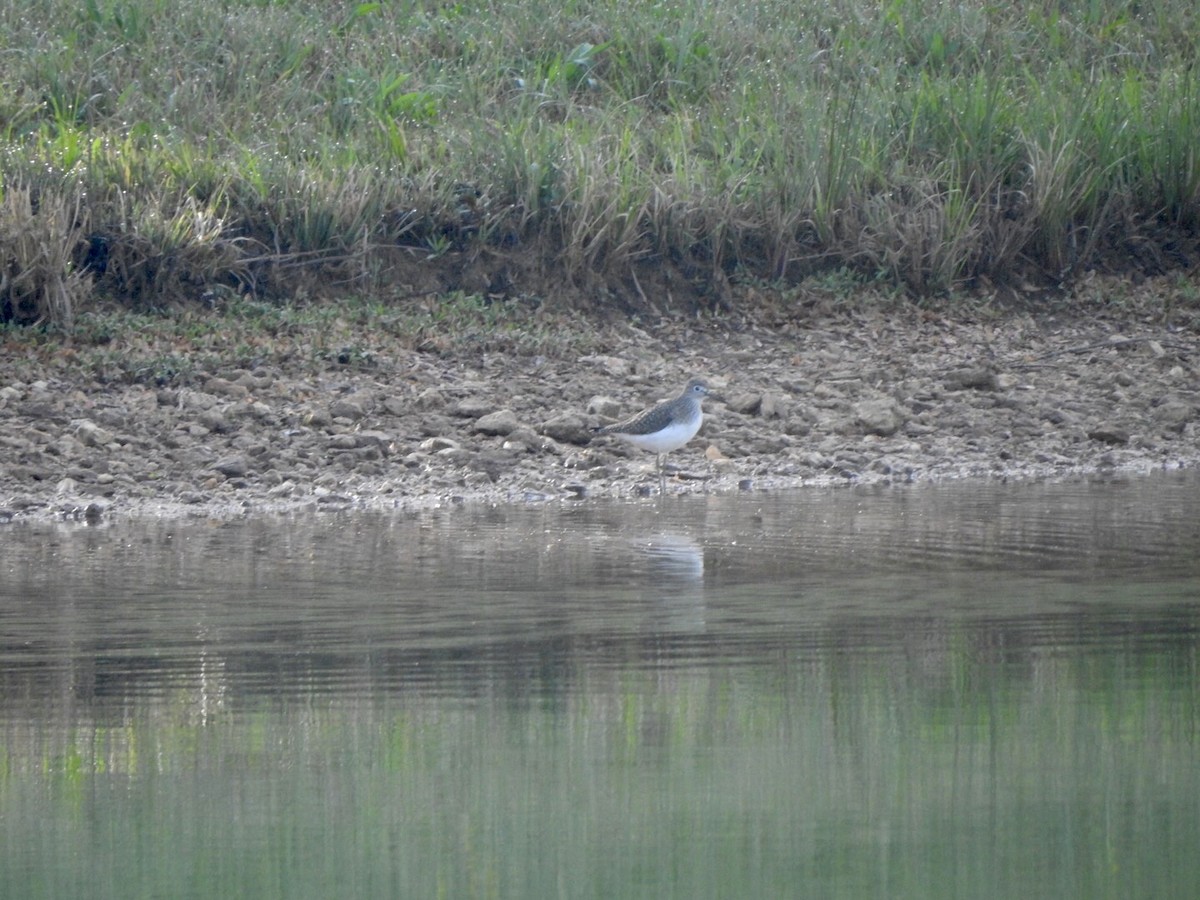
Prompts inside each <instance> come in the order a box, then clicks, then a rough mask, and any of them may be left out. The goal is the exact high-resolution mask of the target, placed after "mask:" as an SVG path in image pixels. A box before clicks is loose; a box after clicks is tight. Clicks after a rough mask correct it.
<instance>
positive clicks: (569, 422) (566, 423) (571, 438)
mask: <svg viewBox="0 0 1200 900" xmlns="http://www.w3.org/2000/svg"><path fill="white" fill-rule="evenodd" d="M539 431H540V432H541V433H542V434H544V435H546V437H548V438H553V439H554V440H556V441H561V442H562V443H564V444H586V443H587V442H588V441H589V440H591V437H592V430H591V429H590V428H588V427H587V424H586V423H585V422H584V420H583V417H582V416H579V415H576V414H575V413H562V414H561V415H557V416H554V417H553V418H551V419H547V420H546V421H545V422H543V423H542V427H541V428H540V429H539Z"/></svg>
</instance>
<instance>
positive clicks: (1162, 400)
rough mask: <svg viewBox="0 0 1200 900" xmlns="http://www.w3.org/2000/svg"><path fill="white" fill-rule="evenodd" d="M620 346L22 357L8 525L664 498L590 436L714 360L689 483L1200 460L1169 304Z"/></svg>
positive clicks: (5, 468)
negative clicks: (181, 374) (321, 358)
mask: <svg viewBox="0 0 1200 900" xmlns="http://www.w3.org/2000/svg"><path fill="white" fill-rule="evenodd" d="M603 346H604V352H602V353H594V354H590V355H587V356H584V357H582V358H573V359H555V358H542V357H514V356H511V355H501V354H482V353H475V354H458V355H444V354H432V353H421V352H418V351H414V350H410V349H401V348H395V349H394V351H392V352H389V353H387V354H386V357H381V362H380V364H378V365H375V366H373V367H372V368H370V369H356V368H353V367H349V366H340V365H338V364H337V363H336V362H330V363H327V364H322V365H313V366H309V367H307V368H305V367H301V366H296V365H291V364H270V363H265V364H262V365H258V366H254V367H251V368H237V367H232V366H231V367H226V366H223V365H221V364H213V366H212V370H211V371H202V372H199V373H197V374H196V375H195V376H194V377H192V378H191V379H190V381H189V385H188V386H185V387H178V386H164V387H156V386H154V385H147V384H119V383H117V384H114V383H100V382H99V381H96V380H94V379H92V378H90V377H88V376H82V375H78V374H73V370H72V368H71V366H70V365H69V364H64V362H63V361H62V360H61V359H54V360H47V359H40V358H34V357H33V356H32V355H31V357H30V358H27V359H10V360H9V361H8V373H7V376H6V378H5V380H4V382H3V384H2V385H0V420H2V421H3V429H2V430H0V521H10V522H11V521H19V520H21V519H30V518H47V517H67V518H79V519H81V520H91V521H95V520H101V521H103V520H105V519H109V518H112V517H116V516H128V515H140V514H152V515H207V516H228V515H241V514H246V513H252V512H256V511H260V512H268V511H303V510H317V509H344V508H360V507H361V508H376V509H379V508H399V509H406V508H419V507H427V506H431V505H439V504H448V503H457V502H475V501H481V502H487V503H514V502H515V503H537V502H556V501H561V500H568V501H571V502H587V501H588V500H589V499H590V498H598V497H637V496H648V495H652V494H655V493H657V490H658V482H657V478H656V477H655V474H654V456H653V454H649V453H645V452H642V451H639V450H636V449H634V448H631V447H629V446H627V445H625V444H623V443H621V442H619V441H616V440H612V439H607V438H600V439H597V440H595V441H589V438H590V435H591V429H592V428H593V427H594V426H596V425H599V424H602V423H603V422H606V421H609V420H610V419H611V418H612V417H616V416H618V415H624V414H627V413H629V412H632V411H634V410H636V409H638V408H640V407H641V406H644V405H646V404H647V403H649V402H651V401H654V400H657V399H660V398H662V397H665V396H669V395H673V394H674V393H676V392H677V391H678V389H679V387H680V386H681V385H682V384H683V382H684V381H685V380H686V379H687V378H688V377H689V376H691V375H702V376H704V377H706V378H707V379H709V381H710V383H711V384H712V385H713V387H714V388H715V392H716V394H717V395H718V396H717V397H716V398H710V399H709V400H708V401H706V403H705V412H706V419H705V424H704V427H703V428H702V430H701V432H700V434H699V435H698V436H697V438H696V439H694V440H693V441H692V443H690V444H689V445H688V446H687V447H685V448H683V449H682V450H678V451H676V452H674V453H672V454H671V455H670V457H669V461H670V463H671V464H672V465H673V467H675V468H676V469H677V477H676V478H675V479H672V480H671V481H670V482H669V483H668V490H669V491H670V492H676V493H698V492H704V491H737V490H751V491H754V490H779V489H783V488H790V487H797V486H802V485H826V484H844V483H878V482H890V481H908V480H932V479H946V478H963V477H984V478H995V477H1040V476H1056V475H1062V474H1068V473H1078V472H1096V471H1122V472H1138V471H1147V470H1151V469H1157V468H1163V467H1167V468H1179V467H1189V466H1194V465H1196V464H1197V462H1200V424H1198V422H1200V377H1198V372H1197V368H1198V365H1200V362H1198V361H1200V336H1198V335H1197V334H1196V333H1194V331H1187V330H1178V329H1170V328H1167V327H1164V326H1162V325H1159V324H1155V323H1154V322H1153V321H1152V320H1150V319H1139V318H1137V317H1134V316H1129V317H1127V318H1125V319H1124V320H1122V319H1119V318H1118V319H1111V318H1110V319H1098V318H1095V317H1088V318H1084V317H1078V316H1041V317H1034V316H1032V315H1025V314H1012V315H1005V316H1002V317H998V318H995V319H991V318H989V319H986V320H982V319H976V320H972V319H969V318H965V317H964V318H962V319H960V320H955V319H953V318H949V317H947V316H946V315H944V314H936V315H927V316H920V315H917V314H911V313H910V314H908V315H905V316H897V315H888V314H883V313H864V312H861V311H859V312H853V313H826V314H822V315H814V316H808V317H805V318H802V319H794V320H781V321H779V322H776V323H771V324H759V325H747V326H745V327H741V328H739V329H737V330H735V331H730V330H728V329H718V328H716V327H704V326H700V325H696V324H685V323H680V322H678V321H676V322H673V323H667V324H664V325H662V326H661V327H656V328H654V329H653V330H650V329H647V330H638V329H636V328H633V327H631V326H627V325H622V326H615V327H613V328H611V329H609V330H608V331H607V332H605V335H604V340H603Z"/></svg>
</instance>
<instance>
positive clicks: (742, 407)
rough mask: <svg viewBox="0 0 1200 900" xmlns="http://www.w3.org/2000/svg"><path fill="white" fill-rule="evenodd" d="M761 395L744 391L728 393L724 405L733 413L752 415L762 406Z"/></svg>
mask: <svg viewBox="0 0 1200 900" xmlns="http://www.w3.org/2000/svg"><path fill="white" fill-rule="evenodd" d="M762 401H763V395H762V394H750V393H746V392H741V393H736V394H730V395H729V397H728V398H726V400H725V406H726V407H727V408H728V409H731V410H733V411H734V412H735V413H742V414H743V415H748V416H752V415H754V414H755V413H756V412H758V411H759V409H760V408H761V407H762Z"/></svg>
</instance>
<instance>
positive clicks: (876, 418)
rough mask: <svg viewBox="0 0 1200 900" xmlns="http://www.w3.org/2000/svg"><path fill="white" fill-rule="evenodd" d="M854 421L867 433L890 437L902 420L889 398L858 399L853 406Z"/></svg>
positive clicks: (898, 428)
mask: <svg viewBox="0 0 1200 900" xmlns="http://www.w3.org/2000/svg"><path fill="white" fill-rule="evenodd" d="M853 411H854V418H855V421H856V422H857V423H858V424H859V425H860V426H861V427H862V429H863V430H864V431H865V432H866V433H867V434H877V435H880V436H881V437H890V436H891V435H893V434H895V433H896V432H897V431H899V430H900V426H901V425H902V424H904V420H903V418H902V417H901V415H900V411H899V410H898V409H897V408H896V404H895V403H894V402H893V401H891V400H860V401H859V402H858V403H855V404H854V407H853Z"/></svg>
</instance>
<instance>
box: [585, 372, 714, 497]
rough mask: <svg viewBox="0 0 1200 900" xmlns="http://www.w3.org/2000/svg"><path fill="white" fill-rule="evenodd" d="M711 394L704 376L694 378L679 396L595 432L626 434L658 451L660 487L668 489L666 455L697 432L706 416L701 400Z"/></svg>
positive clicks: (627, 437)
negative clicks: (664, 458)
mask: <svg viewBox="0 0 1200 900" xmlns="http://www.w3.org/2000/svg"><path fill="white" fill-rule="evenodd" d="M707 394H708V385H707V384H705V383H704V381H703V380H702V379H700V378H693V379H692V380H691V381H689V382H688V383H687V385H686V386H685V387H684V389H683V390H682V391H681V392H680V393H679V396H678V397H676V398H675V399H673V400H664V401H662V402H661V403H659V404H657V405H655V406H652V407H650V408H649V409H644V410H642V411H641V412H640V413H638V414H637V415H635V416H631V417H630V418H628V419H625V420H624V421H623V422H614V423H613V424H612V425H605V426H603V427H601V428H597V429H595V433H596V434H611V435H614V436H616V437H619V438H624V439H625V440H627V441H629V443H631V444H633V446H635V447H640V448H641V449H642V450H651V451H653V452H654V453H656V454H657V455H658V460H657V462H658V482H659V491H660V492H662V493H665V489H666V484H667V482H666V475H665V474H664V472H663V456H664V455H665V454H667V453H670V452H671V451H672V450H678V449H679V448H680V447H682V446H683V445H684V444H686V443H687V442H688V441H690V440H691V439H692V438H694V437H695V436H696V432H697V431H699V430H700V422H701V421H702V420H703V418H704V417H703V415H702V413H701V411H700V401H702V400H703V399H704V398H705V396H707Z"/></svg>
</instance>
